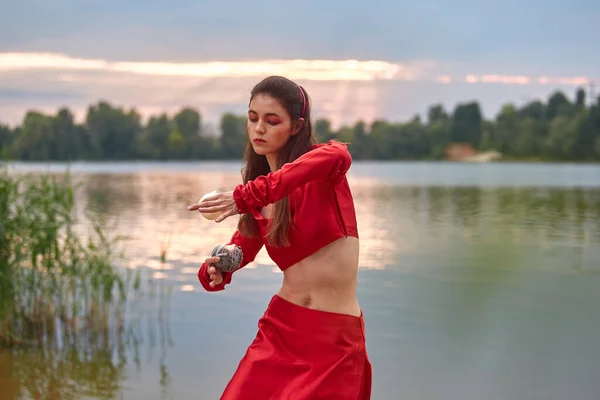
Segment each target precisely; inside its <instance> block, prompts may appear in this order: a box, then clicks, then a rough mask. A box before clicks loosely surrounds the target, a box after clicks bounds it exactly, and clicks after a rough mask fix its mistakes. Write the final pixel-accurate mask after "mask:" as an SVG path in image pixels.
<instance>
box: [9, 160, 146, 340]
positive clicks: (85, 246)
mask: <svg viewBox="0 0 600 400" xmlns="http://www.w3.org/2000/svg"><path fill="white" fill-rule="evenodd" d="M76 189H77V187H76V185H74V184H73V183H72V179H71V176H70V174H69V173H66V174H62V175H60V176H57V175H50V174H42V175H39V174H38V175H16V174H11V173H9V171H8V170H6V169H1V170H0V346H14V345H20V344H29V343H44V342H47V341H54V340H56V339H60V341H61V342H62V343H63V344H67V345H68V343H70V342H71V343H72V342H73V341H75V340H76V339H77V337H78V336H79V335H86V336H88V337H89V338H92V337H96V336H98V334H99V333H100V334H101V335H100V336H102V337H103V340H108V339H109V338H108V336H107V334H108V332H107V330H108V329H109V326H117V327H120V328H121V329H122V327H123V323H124V321H123V320H124V306H125V303H126V300H127V297H128V296H127V295H128V293H129V292H131V291H134V292H135V291H136V290H137V289H139V280H140V277H139V274H138V275H137V276H133V274H132V273H131V272H130V273H128V274H125V276H124V275H123V274H121V273H120V272H119V271H118V269H117V268H116V267H115V265H116V264H115V261H116V259H117V258H118V257H119V256H120V254H119V253H118V252H117V251H116V249H118V242H119V241H120V239H121V238H119V237H109V235H107V231H108V230H107V228H106V224H105V222H103V221H101V220H100V219H97V218H95V219H94V218H91V219H90V223H91V225H90V226H91V227H92V228H91V229H90V231H89V232H86V233H83V234H82V233H81V232H77V231H76V228H78V226H77V216H76V214H77V212H76V207H75V190H76ZM102 333H104V334H102ZM90 335H91V336H90ZM98 338H99V337H98Z"/></svg>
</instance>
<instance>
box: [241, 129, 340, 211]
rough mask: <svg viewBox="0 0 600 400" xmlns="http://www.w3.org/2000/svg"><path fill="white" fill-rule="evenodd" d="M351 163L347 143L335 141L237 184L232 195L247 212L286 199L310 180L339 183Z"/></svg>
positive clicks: (242, 209)
mask: <svg viewBox="0 0 600 400" xmlns="http://www.w3.org/2000/svg"><path fill="white" fill-rule="evenodd" d="M351 164H352V157H351V155H350V153H349V152H348V149H347V147H346V145H345V144H343V143H340V142H337V141H333V140H332V141H329V142H327V143H326V144H324V145H320V146H319V147H316V148H315V149H314V150H311V151H309V152H307V153H305V154H303V155H302V156H300V157H298V159H296V160H295V161H293V162H291V163H286V164H284V165H283V166H282V167H281V168H280V169H279V170H277V171H275V172H270V173H269V174H267V175H263V176H259V177H258V178H256V179H254V180H253V181H250V182H248V183H246V184H241V185H238V186H237V187H236V188H235V190H234V191H233V197H234V200H235V202H236V205H237V207H238V210H239V211H240V213H247V212H249V210H250V209H251V208H254V207H264V206H266V205H268V204H271V203H274V202H276V201H277V200H279V199H282V198H284V197H285V196H287V195H289V194H290V193H291V192H292V191H293V190H294V189H296V188H297V187H299V186H302V185H304V184H306V183H308V182H311V181H316V180H323V179H330V180H331V181H332V182H333V183H337V182H338V181H340V180H342V179H343V178H344V175H345V174H346V172H347V171H348V169H349V168H350V165H351Z"/></svg>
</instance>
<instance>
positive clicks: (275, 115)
mask: <svg viewBox="0 0 600 400" xmlns="http://www.w3.org/2000/svg"><path fill="white" fill-rule="evenodd" d="M248 112H249V113H254V114H258V113H257V112H256V111H254V110H248ZM265 115H266V116H267V117H279V114H277V113H273V112H271V113H266V114H265Z"/></svg>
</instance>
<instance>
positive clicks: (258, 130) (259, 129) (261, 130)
mask: <svg viewBox="0 0 600 400" xmlns="http://www.w3.org/2000/svg"><path fill="white" fill-rule="evenodd" d="M265 131H266V129H265V124H264V123H262V122H258V123H257V124H256V133H259V134H261V135H262V134H264V133H265Z"/></svg>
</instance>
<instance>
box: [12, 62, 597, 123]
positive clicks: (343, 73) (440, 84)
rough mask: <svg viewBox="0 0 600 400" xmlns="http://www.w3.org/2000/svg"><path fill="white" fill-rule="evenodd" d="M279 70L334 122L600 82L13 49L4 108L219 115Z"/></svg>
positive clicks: (403, 66) (420, 68)
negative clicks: (102, 103)
mask: <svg viewBox="0 0 600 400" xmlns="http://www.w3.org/2000/svg"><path fill="white" fill-rule="evenodd" d="M272 74H277V75H283V76H286V77H289V78H290V79H293V80H295V81H297V82H299V83H301V84H303V85H304V86H305V87H306V88H307V89H308V91H309V93H310V95H311V98H312V99H313V104H314V115H315V116H317V117H327V118H329V119H330V120H331V121H332V122H333V124H334V126H336V125H339V124H342V123H351V122H353V121H356V120H359V119H361V120H364V121H367V122H369V121H372V120H374V119H376V118H388V119H402V118H406V117H409V116H411V114H414V113H416V112H423V111H425V108H426V107H427V106H428V105H430V104H432V103H434V102H443V103H445V104H447V105H448V106H452V105H453V104H455V103H456V102H459V101H463V100H466V99H477V100H480V101H482V103H483V106H484V109H485V110H488V114H489V112H490V110H492V112H493V109H494V108H495V107H499V105H500V104H499V103H502V102H506V101H511V102H512V101H519V100H520V99H522V98H525V97H527V98H530V97H531V93H534V92H535V93H544V94H545V93H548V92H549V91H550V90H553V89H555V88H557V87H567V88H574V87H578V86H582V85H583V86H585V85H588V84H589V83H591V82H592V81H594V80H596V81H600V80H598V79H597V78H596V79H594V78H593V77H587V76H546V75H543V76H535V75H531V76H529V75H526V74H512V75H507V74H501V73H493V71H491V73H490V71H483V72H482V73H465V72H461V71H460V68H457V67H456V66H452V65H448V64H447V63H444V62H439V61H433V60H414V61H406V62H403V63H392V62H389V61H382V60H365V61H360V60H352V59H350V60H326V59H316V60H315V59H266V60H254V61H249V60H245V61H206V62H194V61H190V62H165V61H126V60H105V59H101V58H83V57H74V56H70V55H67V54H63V53H36V52H31V53H23V52H6V53H0V80H1V81H2V82H3V84H2V88H1V89H2V90H0V100H1V105H0V113H1V115H3V119H4V120H5V122H9V123H11V124H16V123H19V122H20V121H21V120H22V117H23V115H24V113H25V112H26V110H29V109H32V108H35V109H38V110H40V111H44V112H50V111H52V110H55V109H56V108H58V107H60V106H68V107H69V108H71V109H72V110H73V111H74V112H75V114H76V115H77V116H78V119H82V118H83V116H84V115H85V111H86V108H87V106H88V105H89V104H90V103H94V102H97V101H98V100H100V99H103V100H107V101H109V102H111V103H115V104H119V105H124V106H127V107H136V108H137V109H138V111H140V112H141V113H142V115H144V116H147V115H149V114H156V113H159V112H169V113H170V112H174V111H175V110H177V109H180V108H181V107H183V106H186V105H190V106H193V107H197V108H199V109H200V110H201V112H202V114H203V116H204V117H205V119H206V120H212V121H215V120H216V119H218V117H219V116H220V115H221V114H222V113H223V112H225V111H234V112H244V110H245V106H246V103H247V96H248V93H249V91H250V89H251V88H252V86H253V85H254V84H255V83H256V82H257V81H258V80H259V79H262V78H263V77H265V76H268V75H272ZM491 87H493V88H494V90H490V88H491ZM501 88H506V89H501ZM540 88H541V89H540Z"/></svg>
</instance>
